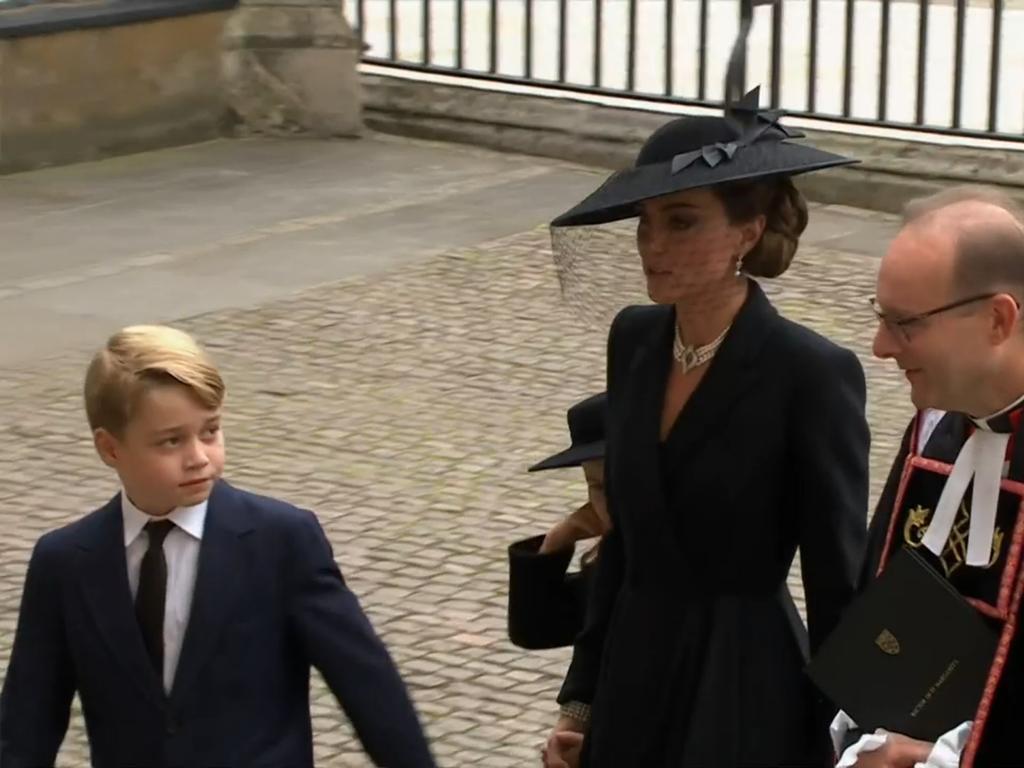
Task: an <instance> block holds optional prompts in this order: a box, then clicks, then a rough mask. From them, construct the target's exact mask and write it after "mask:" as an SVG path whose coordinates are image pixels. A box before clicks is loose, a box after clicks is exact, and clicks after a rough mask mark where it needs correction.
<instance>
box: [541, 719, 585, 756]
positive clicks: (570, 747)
mask: <svg viewBox="0 0 1024 768" xmlns="http://www.w3.org/2000/svg"><path fill="white" fill-rule="evenodd" d="M584 727H585V726H584V725H583V723H581V722H579V721H578V720H575V719H574V718H571V717H564V716H563V717H560V718H558V722H557V723H555V727H554V728H552V729H551V735H550V736H548V740H547V742H546V743H545V744H544V746H543V747H542V748H541V757H542V760H543V765H544V768H579V764H580V749H581V748H582V747H583V731H584Z"/></svg>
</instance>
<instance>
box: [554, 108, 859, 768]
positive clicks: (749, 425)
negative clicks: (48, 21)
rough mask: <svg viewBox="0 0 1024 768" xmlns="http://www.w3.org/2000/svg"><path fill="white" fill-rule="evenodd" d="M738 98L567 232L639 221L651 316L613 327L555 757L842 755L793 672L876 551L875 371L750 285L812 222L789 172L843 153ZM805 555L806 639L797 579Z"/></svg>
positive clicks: (662, 759)
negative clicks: (602, 482)
mask: <svg viewBox="0 0 1024 768" xmlns="http://www.w3.org/2000/svg"><path fill="white" fill-rule="evenodd" d="M741 106H742V108H741V109H739V110H737V112H736V113H735V115H734V116H733V118H731V119H723V118H718V117H685V118H681V119H677V120H674V121H672V122H670V123H668V124H667V125H665V126H663V127H662V128H661V129H659V130H658V131H656V132H655V133H654V134H653V135H652V136H651V137H650V139H648V141H647V142H646V143H645V145H644V147H643V148H642V149H641V151H640V154H639V156H638V158H637V161H636V164H635V167H634V168H632V169H629V170H627V171H623V172H619V173H616V174H614V175H613V176H612V177H611V178H609V179H608V181H606V182H605V183H604V184H603V185H602V186H601V187H600V188H599V189H598V190H597V191H596V192H594V193H593V194H592V195H590V196H589V197H588V198H586V199H585V200H584V201H583V202H582V203H580V204H579V205H577V206H576V207H575V208H573V209H571V210H570V211H569V212H567V213H565V214H563V215H562V216H560V217H559V218H558V219H556V220H555V221H554V222H553V227H555V228H556V229H555V236H554V237H553V241H554V242H555V245H556V249H557V248H558V246H559V237H560V232H561V233H562V234H563V235H564V232H565V231H566V230H561V229H560V228H566V227H574V226H579V225H597V224H601V223H604V222H611V221H617V220H621V219H625V218H629V217H633V216H637V217H638V218H639V222H638V227H637V246H638V250H639V253H640V260H641V263H642V267H643V270H644V274H645V276H646V281H647V290H648V294H649V296H650V298H651V299H652V301H653V302H654V306H635V307H629V308H626V309H625V310H623V311H622V312H621V313H620V314H619V315H618V317H617V318H616V320H615V322H614V323H613V325H612V328H611V332H610V335H609V342H608V364H607V396H608V409H609V413H608V435H607V448H606V478H605V479H606V490H607V494H608V502H609V512H610V515H611V522H612V530H611V532H610V533H609V534H608V535H607V536H606V537H605V539H604V541H603V542H602V544H601V555H600V557H599V558H598V562H597V572H596V574H595V581H594V584H593V590H592V594H591V599H590V603H589V605H588V610H587V620H586V626H585V628H584V630H583V632H582V634H581V635H580V636H579V638H578V639H577V641H576V643H575V646H574V653H573V659H572V663H571V666H570V668H569V671H568V674H567V676H566V679H565V682H564V684H563V687H562V690H561V691H560V693H559V695H558V701H559V703H560V704H561V705H562V715H561V717H560V718H559V720H558V723H557V725H556V726H555V729H554V731H553V732H552V735H551V737H550V738H549V739H548V742H547V744H546V746H545V748H544V750H543V751H544V762H545V764H546V765H547V766H566V765H569V766H572V765H575V764H576V763H577V761H579V763H580V764H582V765H585V766H590V767H591V768H633V767H634V766H637V767H639V766H644V768H651V767H659V766H664V767H665V768H668V767H669V766H671V767H672V768H677V767H679V766H694V767H695V768H731V767H736V768H739V767H740V766H742V767H743V768H749V767H751V766H766V767H767V766H770V767H771V768H779V767H780V766H826V765H828V766H831V765H832V764H833V755H832V749H831V746H830V743H829V736H828V723H829V721H830V719H831V715H832V714H834V711H833V710H832V708H831V706H830V705H829V704H828V703H827V702H824V701H821V700H820V699H819V698H818V696H817V694H816V693H815V692H814V689H813V688H812V686H811V684H810V682H809V681H808V680H807V678H806V677H805V675H804V673H803V667H804V665H805V662H806V659H807V654H808V641H809V646H810V649H814V648H816V647H817V646H818V644H819V643H820V642H821V641H822V639H823V638H824V637H825V636H826V635H827V634H828V633H829V631H830V630H831V629H832V628H833V626H834V625H835V624H836V623H837V620H838V619H839V616H840V614H841V613H842V611H843V609H844V607H845V606H846V605H847V603H848V602H849V601H850V599H851V597H852V596H853V594H854V589H855V584H856V578H857V572H858V567H859V565H860V563H861V559H862V557H863V553H864V547H865V539H866V522H867V503H868V499H867V497H868V446H869V434H868V427H867V422H866V419H865V414H864V406H865V381H864V373H863V370H862V368H861V365H860V363H859V361H858V359H857V358H856V356H855V355H854V354H853V353H852V352H850V351H848V350H846V349H843V348H840V347H838V346H836V345H835V344H833V343H832V342H830V341H828V340H827V339H825V338H823V337H822V336H819V335H818V334H816V333H814V332H813V331H810V330H808V329H807V328H805V327H803V326H801V325H798V324H796V323H794V322H792V321H790V320H787V319H786V318H784V317H782V316H780V315H779V314H778V312H777V311H776V310H775V309H774V307H773V306H772V305H771V303H770V302H769V301H768V299H767V298H766V297H765V294H764V293H763V292H762V290H761V288H760V287H759V285H758V283H757V281H756V280H755V279H753V278H756V277H775V276H778V275H780V274H781V273H782V272H784V271H785V270H786V268H787V267H788V265H789V263H790V261H791V259H792V257H793V255H794V252H795V250H796V247H797V242H798V239H799V236H800V234H801V233H802V231H803V229H804V228H805V226H806V223H807V209H806V205H805V203H804V201H803V198H802V197H801V196H800V194H799V192H798V191H797V190H796V188H795V187H794V186H793V184H792V182H791V181H790V178H789V177H790V176H792V175H795V174H797V173H804V172H808V171H812V170H817V169H820V168H825V167H830V166H835V165H841V164H844V163H848V162H851V161H849V160H847V159H845V158H842V157H838V156H836V155H832V154H829V153H826V152H822V151H819V150H816V149H814V148H812V147H809V146H806V145H804V144H802V143H800V142H796V141H792V140H791V139H792V138H793V132H792V131H789V130H788V129H785V128H783V127H781V126H780V125H779V124H778V122H777V118H776V116H775V115H772V114H766V113H762V112H759V111H758V110H757V109H756V104H754V105H750V104H749V102H747V103H746V105H741ZM576 255H578V254H576ZM577 263H578V262H577ZM822 300H823V301H825V300H827V297H825V296H823V297H822ZM798 547H799V549H800V553H801V563H802V570H803V580H804V586H805V591H806V596H807V614H808V625H809V637H808V632H807V630H805V628H804V626H803V623H802V622H801V620H800V616H799V614H798V612H797V610H796V607H795V605H794V603H793V600H792V598H791V597H790V594H789V592H788V589H787V587H786V577H787V574H788V572H789V570H790V566H791V563H792V561H793V558H794V554H795V552H796V550H797V548H798Z"/></svg>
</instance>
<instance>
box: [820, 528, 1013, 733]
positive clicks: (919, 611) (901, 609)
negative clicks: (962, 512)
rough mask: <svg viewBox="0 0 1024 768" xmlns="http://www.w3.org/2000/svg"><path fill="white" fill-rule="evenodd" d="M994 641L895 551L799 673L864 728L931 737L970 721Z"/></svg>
mask: <svg viewBox="0 0 1024 768" xmlns="http://www.w3.org/2000/svg"><path fill="white" fill-rule="evenodd" d="M998 640H999V635H998V632H997V631H996V629H995V627H994V626H993V625H992V624H991V623H990V622H989V620H988V619H986V618H985V617H984V616H982V615H981V614H980V613H979V612H978V611H977V610H975V609H974V608H973V607H972V606H971V605H970V604H969V603H968V602H967V601H966V600H965V599H964V598H963V596H961V595H960V594H959V593H958V592H957V591H956V590H955V589H954V588H953V587H952V585H950V583H949V582H948V581H946V579H944V578H943V577H942V576H941V575H940V574H939V573H938V572H936V571H935V570H934V569H933V568H932V567H931V566H930V565H928V563H927V562H925V560H924V559H923V558H922V557H921V556H920V555H918V554H917V553H916V552H914V551H912V550H910V549H908V548H907V547H903V548H902V549H901V550H900V551H899V552H897V554H896V555H895V557H893V559H892V560H891V561H890V563H889V565H888V566H887V567H886V568H885V570H884V571H883V572H882V575H881V576H879V577H878V578H877V579H875V580H874V581H873V582H872V583H871V584H870V585H869V586H868V587H867V589H866V590H865V591H864V593H863V594H862V595H861V596H860V597H858V598H857V599H856V600H854V602H853V603H852V604H851V605H850V607H849V608H848V609H847V611H846V613H845V614H844V615H843V618H842V620H841V621H840V622H839V625H838V626H837V627H836V629H835V630H834V631H833V632H832V634H831V635H829V637H828V638H826V640H825V642H824V643H823V644H822V646H821V648H820V649H819V651H818V653H817V654H816V655H815V656H814V658H813V659H812V660H811V663H810V664H809V665H808V667H807V674H808V675H809V676H810V678H811V680H812V681H813V682H814V684H815V685H817V686H818V688H820V689H821V691H822V692H823V693H824V694H825V695H826V696H828V697H829V699H831V701H832V702H833V703H834V704H836V705H837V706H838V707H840V708H842V709H843V711H845V712H846V713H847V714H848V715H849V716H850V717H852V718H853V719H854V720H855V721H856V723H857V725H858V726H859V727H860V728H861V729H862V730H864V731H865V732H869V733H870V732H873V731H874V730H875V729H876V728H884V729H886V730H887V731H893V732H896V733H903V734H906V735H907V736H911V737H914V738H918V739H923V740H926V741H935V740H936V739H937V738H938V737H939V736H941V735H942V734H943V733H945V732H947V731H949V730H950V729H952V728H955V727H956V726H958V725H959V724H960V723H962V722H964V721H966V720H973V719H974V716H975V711H976V710H977V707H978V703H979V701H980V700H981V695H982V692H983V690H984V688H985V682H986V680H987V678H988V673H989V669H990V667H991V665H992V659H993V656H994V655H995V651H996V645H997V643H998Z"/></svg>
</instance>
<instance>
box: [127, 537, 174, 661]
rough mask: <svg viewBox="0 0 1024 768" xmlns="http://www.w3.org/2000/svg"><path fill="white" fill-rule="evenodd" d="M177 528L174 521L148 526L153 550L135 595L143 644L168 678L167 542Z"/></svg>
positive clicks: (141, 571) (145, 560) (149, 551)
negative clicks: (165, 661)
mask: <svg viewBox="0 0 1024 768" xmlns="http://www.w3.org/2000/svg"><path fill="white" fill-rule="evenodd" d="M172 528H174V523H172V522H171V521H170V520H154V521H153V522H150V523H146V532H147V533H148V534H149V548H148V549H147V550H146V554H145V555H144V556H143V558H142V566H141V567H140V568H139V589H138V592H136V593H135V616H136V617H137V618H138V620H139V628H140V629H141V630H142V642H143V643H145V645H146V650H147V651H148V652H149V658H150V659H152V661H153V666H154V667H156V673H157V675H158V676H159V677H160V680H161V681H162V680H163V679H164V602H165V600H166V596H167V560H166V558H164V539H165V538H167V534H168V533H170V532H171V529H172Z"/></svg>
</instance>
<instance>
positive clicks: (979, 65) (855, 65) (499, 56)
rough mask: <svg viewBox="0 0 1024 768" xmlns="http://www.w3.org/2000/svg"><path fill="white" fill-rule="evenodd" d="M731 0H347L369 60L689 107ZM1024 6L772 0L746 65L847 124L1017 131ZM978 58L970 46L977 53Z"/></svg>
mask: <svg viewBox="0 0 1024 768" xmlns="http://www.w3.org/2000/svg"><path fill="white" fill-rule="evenodd" d="M739 9H740V3H739V2H737V0H345V11H346V13H347V14H348V18H349V20H350V22H351V23H352V25H353V27H354V28H356V29H357V30H359V31H360V32H361V35H362V37H363V39H364V41H365V42H366V43H367V44H368V45H369V46H370V48H369V50H368V51H367V52H366V54H365V56H364V60H365V61H367V62H372V63H375V64H384V65H387V66H391V67H399V68H406V69H415V70H421V71H428V72H436V73H443V74H448V75H458V76H461V77H468V78H474V79H484V80H493V81H503V82H510V83H529V84H536V85H542V86H546V87H549V88H550V87H554V88H558V89H562V90H565V91H569V92H587V93H595V94H601V95H612V96H628V97H631V98H636V99H641V100H653V101H662V102H672V103H677V104H685V105H696V106H720V105H721V104H722V103H723V99H724V92H723V87H722V84H723V82H724V74H725V67H726V64H727V60H728V57H729V52H730V48H731V46H732V42H733V38H734V37H735V33H736V30H737V25H738V22H739ZM1020 41H1024V0H981V1H980V2H978V0H971V2H970V3H969V2H968V0H776V2H775V3H774V4H772V5H768V6H760V7H757V8H756V10H755V17H754V25H753V29H752V31H751V33H750V39H749V52H748V53H747V55H746V61H745V62H744V66H743V71H744V72H745V74H746V78H747V81H748V82H750V83H751V84H757V83H760V84H762V86H763V88H762V92H763V93H766V94H767V98H768V100H769V102H770V106H771V107H773V108H781V109H783V110H785V111H786V112H787V113H789V114H794V115H801V116H808V117H814V118H819V119H824V120H828V121H833V122H839V123H852V124H860V125H879V126H885V127H890V128H902V129H911V130H916V131H925V132H929V133H945V134H954V135H962V136H971V137H978V138H1001V139H1013V140H1018V141H1019V140H1024V45H1021V42H1020ZM968 52H969V53H968Z"/></svg>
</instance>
